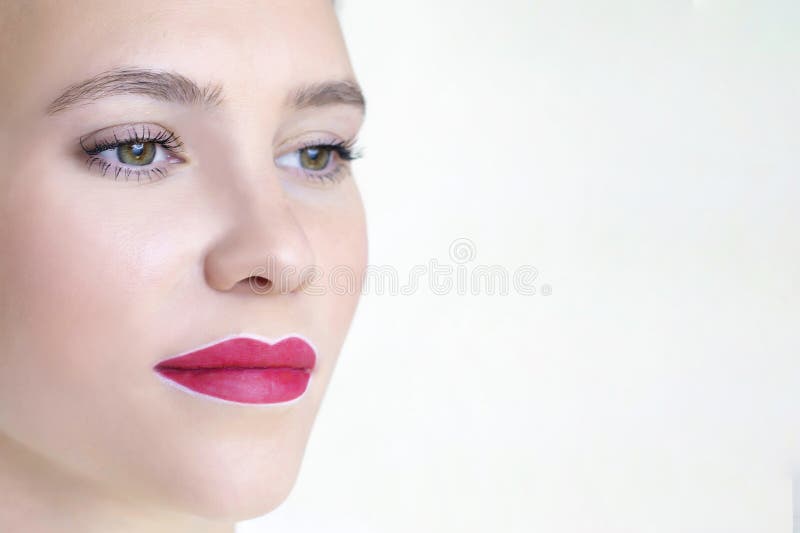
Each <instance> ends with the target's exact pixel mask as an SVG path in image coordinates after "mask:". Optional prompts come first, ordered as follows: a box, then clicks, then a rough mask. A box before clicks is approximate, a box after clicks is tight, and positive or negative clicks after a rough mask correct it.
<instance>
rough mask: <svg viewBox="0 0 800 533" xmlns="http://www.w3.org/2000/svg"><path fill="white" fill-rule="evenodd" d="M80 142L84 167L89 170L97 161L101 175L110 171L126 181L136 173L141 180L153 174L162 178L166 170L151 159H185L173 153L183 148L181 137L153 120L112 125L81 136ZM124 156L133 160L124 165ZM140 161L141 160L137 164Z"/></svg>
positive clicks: (170, 161) (170, 160) (175, 161)
mask: <svg viewBox="0 0 800 533" xmlns="http://www.w3.org/2000/svg"><path fill="white" fill-rule="evenodd" d="M79 142H80V145H81V148H82V149H83V151H84V152H85V153H86V155H87V156H88V157H87V159H86V167H87V169H88V170H92V167H93V166H94V165H95V163H96V164H97V168H98V169H99V171H100V173H101V175H102V176H106V175H107V174H109V173H113V174H114V179H115V180H117V179H119V177H120V175H123V176H124V179H125V181H127V180H129V179H131V176H135V177H136V180H137V181H142V178H143V177H144V178H146V180H147V181H153V179H154V178H156V175H158V177H160V178H164V177H166V176H167V172H168V169H167V168H166V167H165V166H163V165H160V166H159V165H153V163H164V162H166V163H171V164H175V163H183V162H185V160H184V159H182V158H180V157H178V156H177V155H176V154H178V153H180V152H182V151H183V150H184V148H183V142H182V141H181V139H180V138H179V137H178V136H177V135H176V134H175V133H174V132H173V131H170V130H169V129H166V128H164V127H163V126H157V125H154V124H137V125H133V124H126V125H122V126H115V127H112V128H108V129H106V130H101V131H100V132H98V133H95V134H90V135H87V136H84V137H81V139H80V141H79ZM143 155H144V156H145V157H144V158H143V157H142V156H143ZM147 155H151V156H152V157H147ZM105 156H108V157H105ZM109 158H112V159H109ZM123 159H133V160H134V161H133V162H130V163H127V166H126V165H124V164H123V163H124V161H123ZM137 160H138V161H137ZM142 161H144V164H141V165H140V164H138V163H141V162H142Z"/></svg>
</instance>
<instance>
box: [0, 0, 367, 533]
mask: <svg viewBox="0 0 800 533" xmlns="http://www.w3.org/2000/svg"><path fill="white" fill-rule="evenodd" d="M223 6H224V7H223ZM123 66H125V67H138V68H142V69H152V70H159V71H171V72H177V73H180V74H181V75H183V76H185V77H186V78H191V79H192V80H195V81H196V82H197V83H198V84H199V85H201V86H205V85H208V84H212V83H216V84H219V85H221V86H222V87H223V91H224V99H223V101H222V103H220V105H218V106H204V105H199V104H192V103H188V104H187V103H175V102H167V101H159V100H158V99H154V98H152V97H150V96H147V95H142V94H117V95H114V96H110V97H106V98H100V99H96V100H92V101H86V102H82V103H81V104H80V105H75V106H73V107H70V108H67V109H63V110H60V111H58V112H55V113H48V112H47V110H48V106H49V105H50V104H51V103H52V101H53V100H54V99H55V98H57V97H58V96H59V95H61V94H62V93H63V92H64V91H65V90H66V89H67V88H68V87H70V86H71V85H73V84H75V83H78V82H80V81H83V80H86V79H88V78H91V77H93V76H96V75H98V74H99V73H102V72H107V71H109V70H110V69H115V68H119V67H123ZM330 80H339V81H342V80H344V81H347V82H352V83H355V76H354V73H353V70H352V67H351V64H350V62H349V59H348V54H347V50H346V47H345V44H344V41H343V38H342V35H341V31H340V27H339V24H338V21H337V19H336V14H335V12H334V9H333V5H332V3H331V2H330V1H329V0H288V1H273V0H257V1H234V2H224V3H220V2H211V1H197V0H193V1H186V0H170V1H169V2H161V1H155V0H143V1H140V2H135V3H130V2H109V1H108V0H103V1H95V0H81V1H76V0H72V1H70V2H61V1H45V0H39V1H25V2H16V1H9V0H0V160H2V162H3V164H2V166H0V184H1V186H2V194H0V228H2V233H0V239H2V241H1V242H0V246H1V247H2V250H3V253H2V255H1V256H0V293H1V294H0V297H1V298H2V306H0V530H1V531H26V532H72V531H74V532H82V533H86V532H104V533H105V532H113V531H125V532H144V531H147V532H161V531H163V532H170V533H176V532H192V533H202V532H232V531H234V527H235V523H236V522H237V521H240V520H245V519H249V518H253V517H256V516H259V515H262V514H265V513H267V512H269V511H271V510H272V509H274V508H275V507H277V506H278V505H279V504H280V503H281V502H282V501H283V500H284V499H285V498H286V496H287V495H288V493H289V492H290V490H291V489H292V486H293V484H294V482H295V479H296V476H297V473H298V469H299V467H300V464H301V461H302V456H303V453H304V449H305V446H306V442H307V439H308V437H309V433H310V430H311V428H312V425H313V421H314V418H315V416H316V413H317V411H318V408H319V405H320V402H321V400H322V398H323V395H324V392H325V389H326V386H327V384H328V382H329V380H330V378H331V374H332V372H333V369H334V366H335V363H336V360H337V357H338V354H339V352H340V349H341V347H342V344H343V342H344V339H345V336H346V333H347V330H348V328H349V325H350V322H351V319H352V317H353V314H354V311H355V309H356V306H357V302H358V296H359V294H358V291H357V290H354V288H355V287H360V280H361V279H362V277H363V273H364V269H365V267H366V258H367V243H366V229H365V219H364V212H363V207H362V203H361V199H360V196H359V193H358V189H357V187H356V184H355V182H354V180H353V177H352V175H351V174H350V168H351V167H350V165H349V164H348V163H346V162H345V161H343V160H341V161H339V160H337V163H339V164H341V165H342V167H341V172H339V173H338V174H337V176H338V178H337V179H336V180H327V181H325V180H320V179H317V178H310V177H309V176H308V175H306V173H305V172H304V169H302V168H300V167H298V166H297V165H296V164H294V163H291V162H292V161H294V162H296V161H297V160H298V158H293V157H292V156H291V154H292V153H293V152H294V151H296V150H299V148H298V147H300V146H303V143H308V142H314V141H317V140H320V139H324V140H326V141H328V140H337V139H338V140H340V141H342V142H349V141H351V140H352V139H354V138H355V137H356V136H357V134H358V131H359V129H360V127H361V124H362V120H363V109H362V108H361V107H359V106H358V105H354V104H352V103H348V102H337V101H332V102H327V103H323V104H321V105H314V106H311V107H305V108H302V109H297V108H294V107H292V106H291V105H288V104H287V102H288V101H290V100H291V96H292V95H293V94H296V90H297V88H298V87H307V86H309V85H313V84H316V83H324V82H327V81H330ZM119 124H148V125H150V127H151V128H155V127H164V128H168V129H169V130H170V131H172V132H174V133H176V134H177V135H178V136H179V137H180V139H181V140H182V142H183V148H184V151H183V152H182V153H181V158H182V159H180V161H181V162H171V163H164V164H162V165H161V167H162V168H166V169H167V172H166V176H165V177H163V178H162V177H161V176H158V177H159V178H160V179H154V180H152V181H146V180H139V181H137V180H136V179H134V178H131V179H129V180H128V181H125V180H123V179H122V178H120V179H114V178H115V176H114V174H113V172H112V173H109V174H107V175H105V176H103V175H101V173H100V171H99V169H100V166H99V165H95V166H93V167H92V168H87V154H86V153H85V152H83V151H82V149H81V146H80V144H79V140H81V139H84V140H86V139H88V140H89V142H91V140H92V135H93V134H94V133H95V132H98V131H101V130H105V129H107V128H109V127H113V126H116V125H119ZM110 153H113V151H112V152H110ZM298 153H299V152H298ZM287 154H289V155H288V156H287ZM331 157H334V155H331ZM109 160H110V159H109ZM173 161H174V160H173ZM287 161H289V162H290V163H286V162H287ZM115 163H116V164H118V165H120V166H128V167H130V166H131V165H129V164H128V165H126V164H125V163H119V162H118V161H115ZM337 168H338V167H337ZM123 174H124V173H123ZM309 266H312V267H313V268H311V269H309V268H307V267H309ZM337 268H338V271H339V274H341V273H342V271H343V269H344V271H345V272H349V273H350V274H351V278H352V280H353V281H354V282H355V285H354V287H349V289H348V290H331V289H330V287H329V286H328V285H325V282H324V281H320V280H324V279H326V278H325V277H324V273H326V272H331V270H335V269H337ZM314 272H317V273H318V274H319V273H322V275H321V276H320V277H319V278H317V281H316V284H315V280H314V274H313V273H314ZM279 273H280V275H283V273H288V274H286V276H285V279H284V281H283V286H282V290H274V291H267V292H264V291H263V290H261V291H259V290H254V285H253V284H252V283H251V282H252V280H253V279H254V278H252V277H251V276H254V275H258V276H260V278H257V279H258V280H260V281H261V282H263V281H264V280H269V281H273V280H275V281H277V277H278V276H279ZM345 277H347V276H345ZM337 279H339V280H341V279H342V277H341V275H340V276H339V277H338V278H337ZM312 286H316V287H317V290H308V289H309V287H312ZM273 287H275V286H273ZM320 287H321V288H322V289H321V290H320ZM240 332H247V333H255V334H259V335H263V336H265V337H268V338H273V339H276V338H279V337H282V336H285V335H288V334H290V333H298V334H301V335H303V336H305V337H306V338H308V339H310V340H311V341H312V342H313V343H314V344H315V346H316V347H317V349H318V360H317V366H316V368H315V370H314V373H313V374H312V379H311V383H310V386H309V389H308V390H307V391H306V393H305V395H304V396H302V397H301V398H300V399H299V400H297V401H295V402H292V403H290V404H284V405H280V404H278V405H266V406H265V405H261V406H253V405H242V404H235V403H225V402H219V401H210V400H208V399H205V398H202V397H197V396H193V395H190V394H187V393H185V392H182V391H180V390H179V389H177V388H174V387H170V386H169V385H167V384H165V383H164V382H162V381H161V380H159V379H158V378H157V376H156V374H155V372H153V370H152V367H153V365H155V364H156V363H157V362H158V361H160V360H162V359H164V358H167V357H169V356H170V355H173V354H176V353H179V352H182V351H186V350H190V349H192V348H195V347H197V346H200V345H203V344H206V343H209V342H211V341H214V340H215V339H218V338H220V337H223V336H226V335H229V334H233V333H240Z"/></svg>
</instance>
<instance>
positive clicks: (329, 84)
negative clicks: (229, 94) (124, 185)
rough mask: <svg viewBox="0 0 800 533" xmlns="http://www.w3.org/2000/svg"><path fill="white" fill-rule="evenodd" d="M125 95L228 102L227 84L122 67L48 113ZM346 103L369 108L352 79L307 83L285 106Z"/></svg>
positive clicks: (75, 88) (73, 90) (66, 95)
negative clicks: (197, 80) (196, 80)
mask: <svg viewBox="0 0 800 533" xmlns="http://www.w3.org/2000/svg"><path fill="white" fill-rule="evenodd" d="M123 94H140V95H145V96H149V97H151V98H154V99H156V100H159V101H163V102H170V103H177V104H183V105H198V104H199V105H202V106H205V107H218V106H220V105H221V104H222V103H223V102H224V101H225V97H224V94H223V86H222V84H220V83H209V84H207V85H203V86H201V85H200V84H198V83H197V82H195V81H193V80H192V79H190V78H188V77H186V76H183V75H181V74H178V73H177V72H171V71H165V70H154V69H148V68H135V67H120V68H115V69H111V70H107V71H105V72H101V73H100V74H97V75H95V76H92V77H91V78H89V79H86V80H84V81H81V82H79V83H75V84H73V85H70V86H69V87H67V88H66V90H65V91H64V92H63V93H61V94H60V95H59V96H58V97H57V98H56V99H55V100H53V101H52V102H51V103H50V104H49V105H48V106H47V108H46V113H47V114H48V115H54V114H56V113H58V112H60V111H64V110H66V109H70V108H72V107H75V106H78V105H80V104H84V103H91V102H94V101H97V100H100V99H102V98H107V97H110V96H116V95H123ZM334 104H346V105H352V106H356V107H358V108H359V109H360V110H361V111H362V112H364V110H365V108H366V102H365V99H364V94H363V92H362V91H361V88H360V87H359V86H358V84H357V83H356V82H354V81H352V80H331V81H323V82H317V83H312V84H307V85H303V86H301V87H298V88H296V89H295V90H294V91H291V92H290V93H289V95H288V97H287V99H286V102H285V105H287V106H288V107H291V108H294V109H298V110H300V109H306V108H309V107H322V106H327V105H334Z"/></svg>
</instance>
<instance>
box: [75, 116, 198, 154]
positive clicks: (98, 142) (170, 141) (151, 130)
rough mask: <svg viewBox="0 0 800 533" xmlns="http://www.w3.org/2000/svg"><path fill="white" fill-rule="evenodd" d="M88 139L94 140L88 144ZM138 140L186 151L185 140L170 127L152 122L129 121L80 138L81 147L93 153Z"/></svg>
mask: <svg viewBox="0 0 800 533" xmlns="http://www.w3.org/2000/svg"><path fill="white" fill-rule="evenodd" d="M87 140H91V141H92V143H91V144H92V145H91V146H87V145H86V143H87ZM136 142H156V143H158V144H161V145H162V146H164V147H165V148H168V149H169V150H170V151H172V152H182V151H184V147H183V141H181V139H180V137H178V135H176V134H175V133H174V132H173V131H172V130H170V129H169V128H165V127H164V126H160V125H158V124H151V123H128V124H120V125H117V126H111V127H108V128H104V129H101V130H98V131H95V132H92V133H89V134H87V135H84V136H82V137H81V138H80V139H79V143H80V145H81V148H82V149H83V151H84V152H86V153H87V154H90V155H93V154H97V153H99V152H102V151H104V150H108V149H110V148H113V147H115V146H114V145H120V144H133V143H136Z"/></svg>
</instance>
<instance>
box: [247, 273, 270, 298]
mask: <svg viewBox="0 0 800 533" xmlns="http://www.w3.org/2000/svg"><path fill="white" fill-rule="evenodd" d="M243 281H245V282H246V283H247V284H248V286H249V287H250V290H251V291H253V292H255V293H256V294H264V293H266V292H269V291H270V290H271V289H272V280H269V279H267V278H265V277H263V276H250V277H249V278H247V279H246V280H243Z"/></svg>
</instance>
